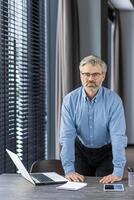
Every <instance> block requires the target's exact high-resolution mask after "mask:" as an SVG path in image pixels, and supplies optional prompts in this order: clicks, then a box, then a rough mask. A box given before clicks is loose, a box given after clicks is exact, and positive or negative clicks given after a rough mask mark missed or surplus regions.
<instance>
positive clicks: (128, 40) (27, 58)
mask: <svg viewBox="0 0 134 200" xmlns="http://www.w3.org/2000/svg"><path fill="white" fill-rule="evenodd" d="M133 41H134V1H132V0H123V1H122V0H84V1H83V0H73V1H71V0H68V1H66V0H36V1H35V0H0V76H1V77H0V105H1V106H0V138H1V139H0V173H1V174H2V173H12V172H16V168H15V166H14V164H13V163H12V161H11V160H10V158H9V157H8V155H7V153H6V151H5V149H6V148H8V149H10V150H12V151H13V152H16V153H17V155H18V156H19V157H20V158H21V160H22V161H23V163H24V165H25V166H26V168H27V169H28V170H29V169H30V167H31V165H32V163H33V162H34V161H35V160H38V159H59V158H60V157H59V153H60V145H59V129H60V110H61V104H62V100H63V97H64V96H65V95H66V94H67V93H68V92H70V91H71V90H73V89H74V88H76V87H78V86H80V79H79V71H78V70H79V69H78V66H79V62H80V60H81V59H82V58H83V57H85V56H87V55H90V54H95V55H98V56H100V57H101V58H102V59H103V60H104V61H105V62H106V63H107V65H108V72H107V78H106V81H105V83H104V85H105V86H106V87H109V88H110V89H112V90H114V91H116V92H117V93H118V94H119V95H120V96H121V98H122V100H123V103H124V108H125V115H126V124H127V132H126V134H127V136H128V147H127V149H126V153H127V158H128V164H129V165H134V159H133V152H134V131H133V130H134V123H133V118H134V105H133V102H134V91H133V85H134V82H133V81H134V79H133V74H134V68H133V65H134V56H133V53H134V42H133Z"/></svg>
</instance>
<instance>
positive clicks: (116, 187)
mask: <svg viewBox="0 0 134 200" xmlns="http://www.w3.org/2000/svg"><path fill="white" fill-rule="evenodd" d="M104 191H105V192H112V191H113V192H122V191H124V185H123V184H104Z"/></svg>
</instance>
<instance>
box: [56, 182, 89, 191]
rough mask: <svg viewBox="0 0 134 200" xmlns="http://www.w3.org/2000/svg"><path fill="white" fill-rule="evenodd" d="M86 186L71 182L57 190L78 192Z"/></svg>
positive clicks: (85, 184)
mask: <svg viewBox="0 0 134 200" xmlns="http://www.w3.org/2000/svg"><path fill="white" fill-rule="evenodd" d="M85 186H87V183H79V182H71V181H68V182H67V183H65V184H63V185H60V186H58V187H57V189H60V190H79V189H81V188H83V187H85Z"/></svg>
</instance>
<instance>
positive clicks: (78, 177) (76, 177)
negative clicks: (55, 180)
mask: <svg viewBox="0 0 134 200" xmlns="http://www.w3.org/2000/svg"><path fill="white" fill-rule="evenodd" d="M65 178H66V179H68V180H69V181H75V182H83V181H84V180H85V177H84V176H83V175H80V174H78V173H77V172H70V173H69V174H67V175H66V176H65Z"/></svg>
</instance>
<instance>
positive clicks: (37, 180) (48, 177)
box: [6, 149, 67, 185]
mask: <svg viewBox="0 0 134 200" xmlns="http://www.w3.org/2000/svg"><path fill="white" fill-rule="evenodd" d="M6 151H7V153H8V155H9V156H10V158H11V159H12V161H13V162H14V164H15V165H16V167H17V169H18V170H19V172H20V173H21V175H22V176H23V177H24V178H25V179H26V180H28V181H29V182H30V183H32V184H34V185H42V184H43V185H45V184H58V183H66V182H67V179H66V178H64V177H63V176H61V175H59V174H57V173H56V172H45V173H28V171H27V170H26V168H25V167H24V165H23V163H22V162H21V160H20V159H19V157H18V156H17V154H15V153H13V152H12V151H10V150H8V149H6Z"/></svg>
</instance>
